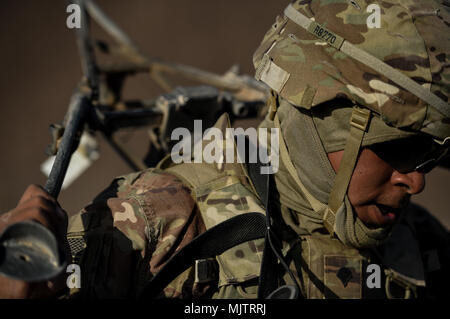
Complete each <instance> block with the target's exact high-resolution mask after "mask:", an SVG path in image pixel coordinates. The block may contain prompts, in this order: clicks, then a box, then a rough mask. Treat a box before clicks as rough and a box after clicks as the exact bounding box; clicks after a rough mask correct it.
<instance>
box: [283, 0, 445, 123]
mask: <svg viewBox="0 0 450 319" xmlns="http://www.w3.org/2000/svg"><path fill="white" fill-rule="evenodd" d="M284 15H285V16H286V17H288V18H289V19H290V20H292V21H293V22H294V23H296V24H297V25H299V26H301V27H302V28H304V29H306V30H307V31H308V32H309V33H311V34H313V35H314V36H315V37H317V38H318V39H320V40H322V41H325V42H327V43H328V44H329V45H331V46H333V47H334V48H336V49H338V50H340V51H342V52H344V53H345V54H347V55H348V56H351V57H352V58H354V59H355V60H357V61H359V62H361V63H362V64H365V65H367V66H369V67H370V68H372V69H374V70H375V71H377V72H378V73H380V74H382V75H384V76H385V77H387V78H388V79H390V80H391V81H393V82H394V83H396V84H398V85H400V86H401V87H403V88H404V89H405V90H407V91H409V92H410V93H412V94H414V95H415V96H417V97H418V98H419V99H421V100H423V101H425V102H426V103H428V104H429V105H432V106H433V107H434V108H436V110H438V111H439V112H441V113H442V114H443V115H445V116H446V117H450V105H449V104H448V103H446V102H445V101H444V100H442V99H441V98H439V97H438V96H437V95H435V94H433V93H432V92H430V91H429V90H427V89H426V88H425V87H423V86H421V85H420V84H418V83H417V82H415V81H414V80H412V79H411V78H409V77H408V76H406V75H404V74H403V73H401V72H400V71H398V70H396V69H394V68H393V67H391V66H390V65H388V64H386V63H384V62H383V61H381V60H379V59H377V58H376V57H374V56H373V55H371V54H369V53H367V52H366V51H364V50H361V49H359V48H357V47H356V46H354V45H353V44H351V43H350V42H348V41H347V40H345V39H344V38H343V37H341V36H339V35H337V34H336V33H334V32H332V31H330V30H328V29H327V28H325V27H323V26H322V25H320V24H318V23H317V22H315V21H312V20H310V19H309V18H308V17H306V16H305V15H303V14H301V13H300V12H299V11H297V10H296V9H295V8H294V7H293V6H292V5H291V4H290V5H288V6H287V8H286V9H285V10H284Z"/></svg>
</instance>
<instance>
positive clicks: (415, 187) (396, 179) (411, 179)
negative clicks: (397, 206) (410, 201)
mask: <svg viewBox="0 0 450 319" xmlns="http://www.w3.org/2000/svg"><path fill="white" fill-rule="evenodd" d="M392 182H393V183H394V184H395V185H397V186H404V187H405V188H406V192H407V193H408V194H410V195H415V194H419V193H421V192H422V191H423V189H424V188H425V174H424V173H420V172H417V171H413V172H409V173H406V174H402V173H400V172H397V171H394V173H393V174H392Z"/></svg>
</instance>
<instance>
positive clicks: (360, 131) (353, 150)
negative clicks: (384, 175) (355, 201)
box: [323, 105, 371, 235]
mask: <svg viewBox="0 0 450 319" xmlns="http://www.w3.org/2000/svg"><path fill="white" fill-rule="evenodd" d="M370 117H371V111H370V110H369V109H365V108H360V107H358V106H356V105H355V106H353V112H352V116H351V118H350V132H349V135H348V138H347V143H346V144H345V148H344V155H343V156H342V160H341V164H340V165H339V170H338V172H337V174H336V177H335V180H334V183H333V188H332V189H331V192H330V197H329V198H328V207H327V208H326V210H325V213H324V215H323V224H324V226H325V228H326V229H327V230H328V232H329V233H330V234H331V235H333V234H334V232H335V221H336V213H337V211H338V209H339V207H340V206H341V205H342V203H343V201H344V197H345V194H346V193H347V189H348V185H349V184H350V179H351V177H352V175H353V170H354V169H355V165H356V161H357V159H358V155H359V150H360V148H361V143H362V140H363V138H364V134H365V132H366V131H367V128H368V127H369V122H370Z"/></svg>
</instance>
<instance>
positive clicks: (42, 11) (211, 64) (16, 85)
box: [0, 0, 450, 229]
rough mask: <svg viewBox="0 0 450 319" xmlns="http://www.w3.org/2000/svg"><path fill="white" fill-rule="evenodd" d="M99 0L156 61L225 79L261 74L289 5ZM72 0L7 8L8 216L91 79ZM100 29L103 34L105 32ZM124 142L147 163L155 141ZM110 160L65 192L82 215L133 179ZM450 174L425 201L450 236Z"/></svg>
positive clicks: (135, 91)
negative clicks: (230, 73)
mask: <svg viewBox="0 0 450 319" xmlns="http://www.w3.org/2000/svg"><path fill="white" fill-rule="evenodd" d="M97 3H98V4H99V5H100V6H101V7H102V8H103V9H104V11H105V12H106V13H107V14H108V15H110V17H111V18H113V19H114V20H115V21H116V23H118V24H119V26H121V27H122V28H123V29H124V30H125V32H127V33H128V34H129V35H130V36H131V37H132V38H133V39H134V41H135V42H136V43H137V44H138V45H139V46H140V47H141V49H142V51H143V52H145V53H147V54H148V55H150V56H154V57H160V58H163V59H164V60H167V61H173V62H178V63H183V64H187V65H192V66H195V67H198V68H201V69H204V70H208V71H212V72H216V73H220V74H221V73H224V72H226V71H227V70H228V69H229V68H230V67H231V66H232V65H233V64H239V65H240V66H241V73H246V74H250V75H253V73H254V71H253V66H252V54H253V51H254V50H255V49H256V47H257V46H258V44H259V42H260V41H261V39H262V36H263V35H264V33H265V32H266V30H267V29H268V28H269V27H270V25H271V24H272V23H273V21H274V18H275V16H276V15H277V14H278V13H280V12H282V9H283V8H284V7H285V6H286V5H287V3H288V1H287V0H284V1H279V0H267V1H260V0H259V1H258V0H245V1H238V0H228V1H223V0H195V1H187V0H184V1H183V0H171V1H165V0H129V1H124V0H122V1H120V0H102V1H100V0H98V1H97ZM65 9H66V3H65V1H63V0H41V1H31V0H1V1H0V41H1V42H0V43H1V49H0V66H1V72H0V152H1V153H0V154H1V155H0V172H1V173H0V177H1V181H2V183H1V184H0V212H4V211H7V210H9V209H11V208H13V207H14V206H15V205H16V203H17V201H18V200H19V198H20V196H21V194H22V192H23V191H24V189H25V188H26V186H27V185H28V184H30V183H38V184H41V185H43V184H45V181H46V178H45V176H44V175H43V174H42V173H41V172H40V165H41V163H42V162H43V161H44V160H45V159H46V158H47V156H46V154H45V153H44V150H45V147H46V145H47V144H48V143H49V142H50V135H49V133H48V126H49V125H50V124H51V123H58V122H60V121H61V120H62V119H63V117H64V114H65V113H66V110H67V105H68V102H69V98H70V95H71V93H72V90H73V89H74V88H75V86H76V84H77V82H78V81H79V79H80V77H81V69H80V63H79V58H78V52H77V47H76V44H75V37H74V33H73V31H72V30H69V29H67V27H66V18H67V15H68V14H67V13H66V12H65V11H66V10H65ZM97 31H98V30H97ZM161 93H162V91H161V90H159V89H158V88H157V87H155V86H154V85H153V84H152V82H151V81H150V80H148V79H147V78H146V76H144V75H140V76H137V77H135V78H134V79H132V80H131V81H129V82H127V83H126V87H125V97H129V98H133V97H135V98H138V97H146V98H151V97H155V96H156V95H158V94H161ZM123 139H124V140H126V141H127V142H128V143H127V144H128V147H129V148H130V150H132V151H134V152H135V153H136V154H137V155H138V156H140V157H143V156H144V155H145V154H146V151H147V149H146V146H147V143H146V141H145V135H143V134H140V133H139V132H137V133H132V132H130V133H127V134H125V136H123ZM98 141H99V142H100V159H98V160H97V161H96V162H94V164H93V165H92V166H91V167H90V168H89V169H88V170H87V172H85V173H84V174H83V175H82V176H81V177H80V178H79V179H77V180H76V181H75V182H74V183H73V184H72V185H71V186H70V187H69V188H68V189H67V190H64V191H62V193H61V195H60V198H59V201H60V203H61V205H62V206H63V207H64V208H65V209H66V210H67V211H68V212H69V213H73V212H76V211H78V210H79V209H81V208H82V207H83V206H84V205H86V204H87V203H88V202H89V201H90V200H91V199H92V198H93V197H94V196H95V195H96V194H97V193H98V192H100V191H101V190H102V189H103V188H105V187H106V186H107V185H108V184H109V182H110V181H111V180H112V178H113V177H114V176H117V175H121V174H126V173H128V172H130V170H129V168H128V166H127V165H125V163H124V162H123V161H122V160H121V159H120V158H119V157H118V156H117V155H116V154H115V153H114V151H112V149H111V148H110V147H109V145H107V144H106V143H105V142H104V141H103V140H102V138H99V139H98ZM449 188H450V171H448V170H444V169H439V168H438V169H435V170H434V171H433V172H432V173H430V174H429V175H428V176H427V187H426V189H425V191H424V192H423V193H422V194H420V195H418V196H416V198H415V201H416V202H417V203H419V204H421V205H423V206H424V207H426V208H428V209H429V210H430V211H431V212H432V214H433V215H435V216H436V217H437V218H438V219H440V220H441V221H442V223H443V224H444V225H445V226H446V227H447V228H448V229H450V194H449Z"/></svg>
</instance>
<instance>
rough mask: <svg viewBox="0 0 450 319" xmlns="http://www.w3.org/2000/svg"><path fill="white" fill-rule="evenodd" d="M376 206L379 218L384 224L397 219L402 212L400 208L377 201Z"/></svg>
mask: <svg viewBox="0 0 450 319" xmlns="http://www.w3.org/2000/svg"><path fill="white" fill-rule="evenodd" d="M375 206H376V207H377V208H378V211H379V213H380V214H379V218H380V221H381V222H382V223H383V224H389V223H392V222H394V221H395V219H396V217H397V216H398V215H399V214H400V211H401V209H400V208H394V207H392V206H388V205H384V204H379V203H376V204H375Z"/></svg>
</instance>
